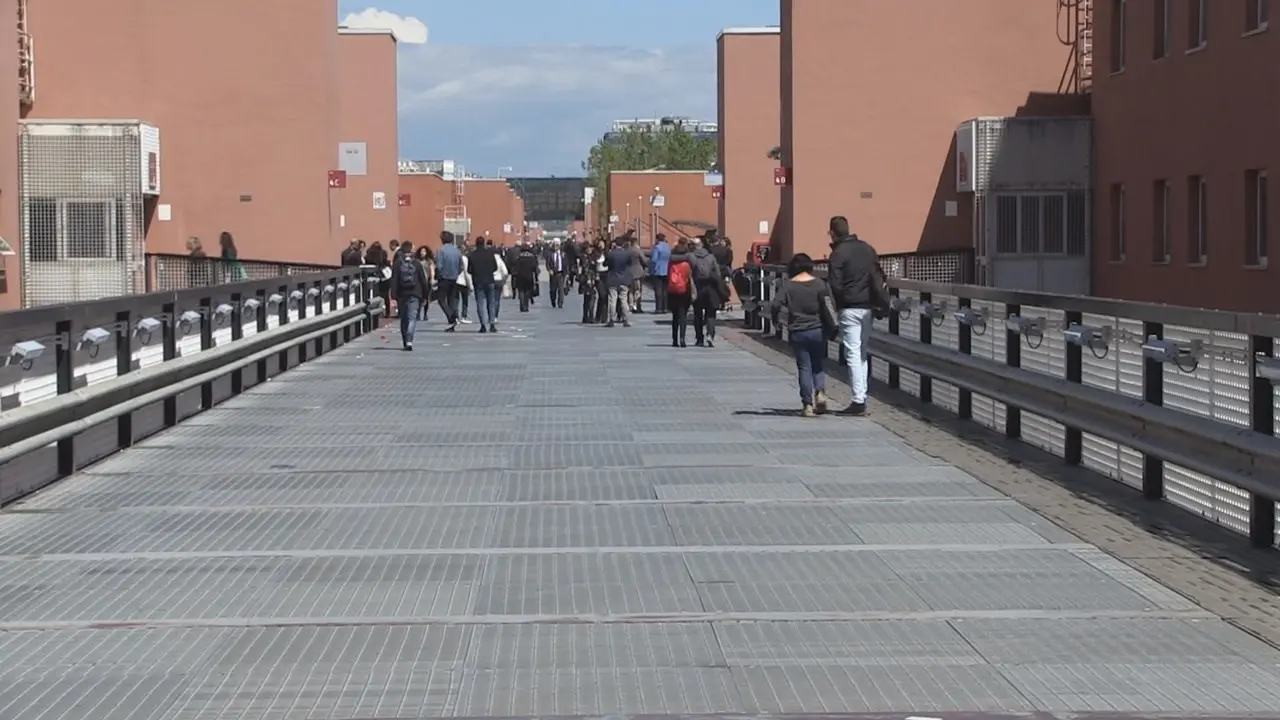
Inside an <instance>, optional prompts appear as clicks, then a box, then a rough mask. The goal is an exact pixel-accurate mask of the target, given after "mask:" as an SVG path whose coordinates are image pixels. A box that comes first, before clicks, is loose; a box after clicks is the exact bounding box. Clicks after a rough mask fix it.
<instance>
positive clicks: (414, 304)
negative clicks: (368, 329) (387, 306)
mask: <svg viewBox="0 0 1280 720" xmlns="http://www.w3.org/2000/svg"><path fill="white" fill-rule="evenodd" d="M400 250H401V252H400V253H399V254H397V255H396V264H395V267H394V268H393V269H392V270H391V285H392V286H393V287H394V288H395V294H396V305H397V306H399V308H400V339H401V341H402V342H403V343H404V349H405V350H407V351H412V350H413V335H414V333H415V332H416V331H417V329H418V313H419V312H421V310H422V303H423V301H424V300H425V299H426V297H427V289H428V288H429V287H431V286H430V284H429V283H428V280H427V269H426V268H425V267H423V266H422V263H420V262H418V259H417V258H416V257H414V255H413V244H412V243H409V242H405V243H404V244H402V245H401V246H400Z"/></svg>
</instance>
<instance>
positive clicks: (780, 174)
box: [773, 167, 791, 185]
mask: <svg viewBox="0 0 1280 720" xmlns="http://www.w3.org/2000/svg"><path fill="white" fill-rule="evenodd" d="M790 182H791V169H790V168H784V167H776V168H774V169H773V184H774V185H787V184H789V183H790Z"/></svg>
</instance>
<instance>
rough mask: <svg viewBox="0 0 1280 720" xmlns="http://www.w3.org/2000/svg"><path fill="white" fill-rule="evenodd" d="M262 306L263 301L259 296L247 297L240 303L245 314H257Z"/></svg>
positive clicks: (241, 310)
mask: <svg viewBox="0 0 1280 720" xmlns="http://www.w3.org/2000/svg"><path fill="white" fill-rule="evenodd" d="M260 307H262V301H261V300H259V299H258V298H245V299H244V302H242V303H240V312H241V313H242V314H244V315H257V314H258V308H260Z"/></svg>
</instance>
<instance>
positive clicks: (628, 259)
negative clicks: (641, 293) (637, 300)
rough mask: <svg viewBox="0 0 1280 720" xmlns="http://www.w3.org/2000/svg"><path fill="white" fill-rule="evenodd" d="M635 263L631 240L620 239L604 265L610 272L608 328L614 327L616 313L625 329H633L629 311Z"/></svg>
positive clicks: (606, 308) (608, 279) (607, 306)
mask: <svg viewBox="0 0 1280 720" xmlns="http://www.w3.org/2000/svg"><path fill="white" fill-rule="evenodd" d="M635 262H636V254H635V250H634V248H632V247H631V242H630V240H628V239H627V238H625V237H622V238H619V239H618V241H617V242H615V243H614V246H613V249H612V250H610V251H609V254H608V255H606V256H605V259H604V265H605V269H606V270H607V271H608V278H607V281H606V282H607V283H608V286H609V299H608V301H607V304H606V305H605V311H606V312H608V313H609V322H608V323H606V325H605V326H606V327H613V325H614V319H613V317H614V313H617V315H618V320H620V321H621V322H622V326H623V327H631V318H630V315H629V314H628V312H627V311H628V310H629V309H630V304H631V298H630V295H631V280H632V278H633V272H634V270H632V268H633V267H634V266H635Z"/></svg>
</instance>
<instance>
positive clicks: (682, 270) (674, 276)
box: [667, 261, 692, 295]
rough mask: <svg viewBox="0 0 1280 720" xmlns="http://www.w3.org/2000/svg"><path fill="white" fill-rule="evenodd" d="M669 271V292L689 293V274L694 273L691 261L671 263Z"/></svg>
mask: <svg viewBox="0 0 1280 720" xmlns="http://www.w3.org/2000/svg"><path fill="white" fill-rule="evenodd" d="M667 272H668V275H667V292H669V293H671V294H672V295H686V294H688V292H689V276H690V275H691V274H692V270H691V269H690V268H689V263H687V262H683V261H681V262H678V263H671V269H670V270H668V271H667Z"/></svg>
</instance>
